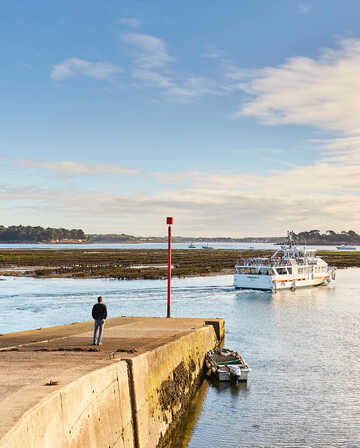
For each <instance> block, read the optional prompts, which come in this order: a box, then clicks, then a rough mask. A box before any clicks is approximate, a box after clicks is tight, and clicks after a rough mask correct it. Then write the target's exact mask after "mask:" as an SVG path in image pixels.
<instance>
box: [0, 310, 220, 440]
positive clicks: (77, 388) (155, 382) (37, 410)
mask: <svg viewBox="0 0 360 448" xmlns="http://www.w3.org/2000/svg"><path fill="white" fill-rule="evenodd" d="M223 335H224V322H223V321H222V320H220V319H219V320H216V321H213V322H207V325H206V326H204V327H202V328H198V329H194V331H192V332H191V333H188V334H185V335H183V336H180V337H176V336H174V340H173V341H170V342H168V343H167V344H164V345H161V346H159V347H157V348H155V349H153V350H150V351H147V352H145V353H142V354H140V355H138V356H135V357H132V358H128V359H124V360H120V361H118V362H115V363H114V364H111V365H109V366H107V367H104V368H100V369H98V370H95V371H93V372H91V373H89V374H86V375H84V376H82V377H80V378H79V379H77V380H75V381H74V382H72V383H70V384H68V385H66V386H64V387H62V388H59V389H57V390H56V391H55V392H53V393H51V394H49V395H48V396H47V397H46V398H44V399H42V400H41V401H40V402H39V403H38V404H37V405H36V406H34V407H33V408H31V409H30V410H29V411H27V412H26V413H25V414H24V415H23V416H22V417H21V419H20V420H19V421H18V422H17V423H16V424H15V426H14V427H13V428H11V429H10V431H9V432H8V433H7V434H6V435H5V436H4V437H3V438H2V439H1V440H0V448H156V447H158V448H161V447H163V446H165V445H166V442H167V440H168V439H169V437H170V436H171V429H172V428H173V427H174V425H176V423H177V422H178V421H179V419H180V418H181V416H182V414H183V413H184V412H185V410H186V408H187V406H188V404H189V402H190V400H191V398H192V396H193V394H194V393H195V391H196V388H197V386H198V385H199V382H200V380H201V377H202V374H203V362H204V356H205V354H206V352H207V351H209V350H211V349H212V348H214V347H215V346H216V345H217V344H218V343H219V339H218V337H219V336H220V338H223Z"/></svg>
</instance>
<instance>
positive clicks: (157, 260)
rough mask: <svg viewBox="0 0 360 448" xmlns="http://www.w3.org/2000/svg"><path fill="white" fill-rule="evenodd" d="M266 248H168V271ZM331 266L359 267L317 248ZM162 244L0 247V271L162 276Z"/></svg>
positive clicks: (223, 269) (203, 266) (221, 267)
mask: <svg viewBox="0 0 360 448" xmlns="http://www.w3.org/2000/svg"><path fill="white" fill-rule="evenodd" d="M272 253H273V252H272V251H269V250H204V249H199V250H197V249H193V250H182V249H175V250H173V255H172V265H173V268H172V275H173V276H177V277H190V276H202V275H203V276H204V275H219V274H232V273H233V272H234V265H235V263H236V260H237V259H238V258H239V257H244V258H246V257H267V256H270V255H271V254H272ZM318 255H319V256H321V257H322V258H323V259H324V260H325V261H326V262H327V263H328V264H330V265H332V266H336V267H354V266H360V251H359V252H340V251H339V252H335V251H319V252H318ZM166 263H167V251H166V250H164V249H132V250H125V249H102V250H99V249H86V250H85V249H84V250H82V249H76V250H49V249H36V250H34V249H32V250H27V249H21V250H2V251H0V275H3V276H30V277H38V278H46V277H70V278H114V279H162V278H166V276H167V267H166Z"/></svg>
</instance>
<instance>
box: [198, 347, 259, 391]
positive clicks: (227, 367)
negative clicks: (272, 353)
mask: <svg viewBox="0 0 360 448" xmlns="http://www.w3.org/2000/svg"><path fill="white" fill-rule="evenodd" d="M205 367H206V374H207V375H208V376H214V377H215V378H216V379H217V380H218V381H228V382H231V383H234V384H237V383H239V382H244V381H247V377H248V373H249V372H250V371H251V369H250V368H249V366H248V365H247V364H246V362H245V360H244V358H242V357H241V356H240V355H239V353H237V352H234V351H233V350H229V349H226V348H215V349H214V350H211V351H210V352H208V353H207V354H206V356H205Z"/></svg>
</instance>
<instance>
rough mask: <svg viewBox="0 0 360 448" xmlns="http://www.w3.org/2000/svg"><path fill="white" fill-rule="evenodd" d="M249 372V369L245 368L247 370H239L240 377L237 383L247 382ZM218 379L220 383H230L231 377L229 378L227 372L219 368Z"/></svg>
mask: <svg viewBox="0 0 360 448" xmlns="http://www.w3.org/2000/svg"><path fill="white" fill-rule="evenodd" d="M235 365H236V364H235ZM238 367H241V366H238ZM249 372H251V369H249V368H247V369H244V368H241V376H240V378H239V381H240V382H244V381H247V379H248V373H249ZM218 379H219V381H221V382H229V381H231V376H230V372H229V370H228V369H226V368H224V367H223V368H221V367H220V368H219V369H218Z"/></svg>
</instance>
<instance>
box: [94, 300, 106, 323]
mask: <svg viewBox="0 0 360 448" xmlns="http://www.w3.org/2000/svg"><path fill="white" fill-rule="evenodd" d="M91 314H92V317H93V318H94V319H95V320H99V319H106V318H107V309H106V305H105V303H96V304H95V305H94V306H93V309H92V313H91Z"/></svg>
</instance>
